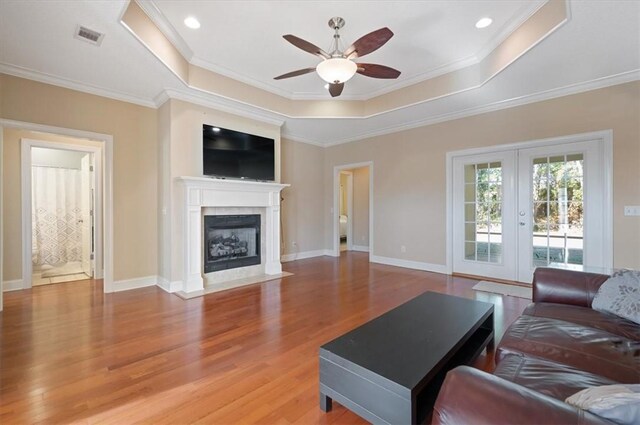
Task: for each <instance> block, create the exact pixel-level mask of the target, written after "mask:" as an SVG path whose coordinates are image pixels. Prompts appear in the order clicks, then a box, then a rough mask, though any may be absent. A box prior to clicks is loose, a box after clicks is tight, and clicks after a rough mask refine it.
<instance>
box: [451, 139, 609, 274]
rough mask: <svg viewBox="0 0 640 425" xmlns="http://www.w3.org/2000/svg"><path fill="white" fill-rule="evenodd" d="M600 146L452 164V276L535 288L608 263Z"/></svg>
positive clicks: (500, 154)
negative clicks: (541, 276) (551, 277)
mask: <svg viewBox="0 0 640 425" xmlns="http://www.w3.org/2000/svg"><path fill="white" fill-rule="evenodd" d="M604 181H605V178H604V154H603V143H602V141H600V140H594V141H585V142H575V143H564V144H561V145H551V146H542V147H535V148H526V149H511V150H505V151H500V152H495V153H490V154H481V155H466V156H456V157H454V158H453V232H452V236H453V271H454V272H457V273H463V274H471V275H476V276H486V277H489V278H497V279H505V280H513V281H520V282H525V283H530V282H531V279H532V276H533V271H534V270H535V268H536V267H544V266H548V265H552V266H559V267H567V268H576V269H582V270H584V269H590V268H603V267H610V264H608V261H607V250H608V249H610V248H608V247H607V246H606V241H607V240H608V239H607V237H606V232H607V229H606V226H605V224H604V223H605V215H606V209H607V208H610V206H609V205H608V200H607V198H606V196H605V193H606V190H605V185H604Z"/></svg>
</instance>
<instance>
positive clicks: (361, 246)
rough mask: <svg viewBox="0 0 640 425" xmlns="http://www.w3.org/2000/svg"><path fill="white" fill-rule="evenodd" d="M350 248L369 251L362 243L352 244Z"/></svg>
mask: <svg viewBox="0 0 640 425" xmlns="http://www.w3.org/2000/svg"><path fill="white" fill-rule="evenodd" d="M351 250H352V251H358V252H369V247H368V246H364V245H353V246H352V247H351Z"/></svg>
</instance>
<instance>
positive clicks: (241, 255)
mask: <svg viewBox="0 0 640 425" xmlns="http://www.w3.org/2000/svg"><path fill="white" fill-rule="evenodd" d="M260 263H261V258H260V214H250V215H206V216H205V217H204V272H205V273H211V272H216V271H220V270H228V269H235V268H238V267H247V266H254V265H256V264H260Z"/></svg>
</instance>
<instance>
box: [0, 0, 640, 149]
mask: <svg viewBox="0 0 640 425" xmlns="http://www.w3.org/2000/svg"><path fill="white" fill-rule="evenodd" d="M170 3H171V4H173V3H175V2H170ZM180 3H182V2H180ZM187 3H190V2H187ZM212 3H213V4H212V5H209V6H210V7H213V6H215V7H217V8H218V9H219V11H218V12H219V13H218V16H223V15H224V14H225V13H228V14H233V13H238V12H237V10H238V9H237V8H238V3H241V4H244V5H247V4H248V3H249V2H212ZM266 3H267V5H266V6H265V4H264V3H262V2H251V3H250V4H251V5H252V6H256V7H260V8H267V6H268V10H269V13H266V12H264V11H263V12H262V14H261V15H258V14H246V16H244V17H242V19H240V18H241V17H239V16H238V17H237V18H236V21H234V22H231V23H230V24H229V28H233V30H232V31H231V29H229V31H230V32H231V34H221V35H219V36H217V38H215V39H214V40H212V41H211V44H215V45H216V46H217V45H223V48H222V50H221V51H224V52H225V53H224V54H226V55H228V57H231V58H233V57H234V54H232V52H231V50H233V49H229V48H227V47H225V46H224V45H225V44H226V43H230V44H234V45H235V43H238V39H245V40H246V38H243V37H245V35H246V33H250V34H254V36H255V37H256V38H259V39H260V40H263V39H271V40H272V42H273V43H274V44H273V45H274V46H279V47H277V49H278V50H277V51H276V47H274V48H273V50H274V51H273V52H268V53H269V55H268V56H269V57H268V60H267V61H266V62H264V63H262V62H261V63H259V64H258V65H257V66H258V67H263V68H264V70H258V72H257V73H256V74H255V75H257V76H258V77H260V74H261V73H262V72H263V71H264V75H266V76H267V77H264V76H263V77H262V78H268V77H270V76H272V74H276V75H277V74H279V73H282V72H286V71H288V70H290V69H295V68H297V67H305V66H310V65H312V64H313V61H314V58H313V56H311V55H309V54H306V53H305V52H303V51H298V49H296V48H294V47H293V46H290V45H288V43H286V41H284V40H283V39H281V35H282V34H285V33H287V32H291V33H293V34H296V35H298V36H300V37H303V38H305V39H307V40H309V41H311V42H314V43H318V44H322V45H321V47H326V44H327V43H328V41H329V37H326V36H330V31H329V28H328V27H326V26H325V25H326V23H325V21H326V20H327V19H328V16H331V15H333V14H337V13H339V14H340V15H342V16H344V17H345V18H346V19H347V27H346V28H345V29H350V30H352V31H353V33H348V32H346V31H345V39H346V40H347V41H348V42H351V41H353V40H354V39H355V38H358V37H360V36H361V35H363V34H364V33H367V32H369V31H370V30H374V29H377V28H378V27H380V26H384V25H387V26H389V27H390V28H391V29H392V30H393V31H394V32H395V33H396V36H395V37H394V38H393V39H392V40H391V41H390V42H389V43H388V44H387V45H386V46H384V47H383V48H382V49H380V51H378V52H374V53H372V54H371V55H370V56H367V57H365V59H367V60H369V58H370V59H371V62H374V59H375V62H380V63H383V64H386V65H390V66H396V67H398V68H399V69H400V68H401V66H398V65H397V63H399V62H403V61H406V62H403V63H405V64H406V65H405V66H406V67H407V68H406V69H404V68H403V69H402V70H403V71H404V72H405V73H407V74H408V73H410V72H415V73H416V74H419V73H420V71H421V70H419V69H417V68H415V66H417V65H415V64H413V65H412V63H413V62H411V61H412V60H414V59H416V58H415V57H414V58H405V57H404V56H405V55H404V54H403V52H402V51H401V50H397V49H395V48H396V47H397V48H398V49H400V47H402V46H403V45H404V46H405V48H406V46H418V47H420V46H422V43H425V44H424V47H423V49H426V51H428V52H436V51H437V52H439V53H438V55H437V56H436V55H435V53H434V54H433V55H431V56H428V55H427V57H429V59H430V60H429V61H426V60H425V61H424V63H425V64H426V65H428V66H425V67H424V68H423V69H422V72H428V71H429V67H434V66H438V63H440V64H441V63H444V62H445V61H446V60H449V59H447V58H450V57H453V56H446V54H448V53H447V51H446V50H447V49H444V50H442V51H441V50H435V49H437V47H438V43H436V44H435V45H433V44H430V42H431V40H433V39H438V38H439V39H440V40H441V41H442V39H443V37H442V36H440V37H438V34H437V33H434V34H431V33H430V31H431V29H432V28H434V27H435V26H436V24H435V22H436V21H438V20H437V19H433V21H434V23H432V24H431V23H430V24H428V25H425V27H424V28H421V27H420V25H417V24H411V22H413V21H414V18H415V19H417V18H416V17H417V16H422V15H418V13H417V12H415V13H414V12H412V14H407V16H405V17H404V18H403V16H404V15H403V14H402V13H399V12H398V13H397V14H393V13H392V12H396V9H398V10H400V9H401V7H416V8H417V7H418V6H420V5H422V7H425V10H427V6H428V5H429V4H431V2H393V3H394V4H396V5H398V6H397V7H396V8H391V9H389V7H388V3H389V2H370V3H369V4H368V5H367V8H366V11H365V12H363V13H362V14H355V17H353V18H352V17H350V15H347V13H343V9H341V10H340V11H339V12H336V13H334V12H333V10H330V9H325V6H324V4H325V3H330V4H333V5H334V6H335V5H336V4H342V3H343V2H335V3H331V2H280V1H278V2H266ZM299 3H302V4H304V6H305V8H304V9H302V8H299V9H298V11H297V12H296V14H297V15H295V14H294V15H295V16H297V17H296V18H295V19H293V18H292V20H293V22H291V23H289V25H291V27H289V28H286V29H285V28H284V27H281V26H282V25H284V23H283V22H287V20H288V19H289V18H282V17H283V16H284V17H289V16H294V15H290V11H291V10H290V6H291V5H292V4H296V5H298V4H299ZM344 3H355V2H344ZM357 3H362V2H357ZM408 3H410V4H409V5H408ZM475 3H476V2H460V3H456V2H454V5H457V6H459V5H460V4H465V5H471V4H475ZM492 3H495V2H492ZM506 3H507V2H504V3H500V4H506ZM126 4H127V2H126V1H125V0H112V1H85V2H76V1H47V0H39V1H32V0H26V1H13V0H0V72H5V73H9V74H13V75H18V76H23V77H27V78H32V79H35V80H39V81H45V82H49V83H53V84H58V85H62V86H65V87H70V88H74V89H79V90H84V91H89V92H93V93H96V94H100V95H105V96H110V97H114V98H118V99H123V100H127V101H132V102H135V103H140V104H144V105H156V102H157V100H158V99H162V98H166V93H170V94H171V95H172V96H179V97H182V98H185V99H191V100H192V101H198V102H201V103H203V104H210V105H212V106H215V107H221V108H224V109H225V110H229V111H234V112H236V113H239V114H245V115H250V116H256V115H259V116H261V117H264V118H266V119H271V120H280V121H284V122H285V124H284V127H283V135H285V136H287V137H291V138H294V139H297V140H303V141H309V142H313V143H318V144H333V143H338V142H344V141H349V140H353V139H357V138H362V137H364V136H370V135H375V134H382V133H388V132H392V131H394V130H397V129H402V128H410V127H415V126H418V125H423V124H426V123H430V122H436V121H441V120H444V119H450V118H453V117H458V116H464V115H469V114H473V113H478V112H482V111H487V110H491V109H497V108H501V107H506V106H511V105H515V104H519V103H526V102H531V101H535V100H540V99H544V98H548V97H553V96H559V95H563V94H569V93H573V92H578V91H584V90H587V89H592V88H597V87H602V86H606V85H611V84H616V83H620V82H625V81H631V80H637V79H640V2H638V1H624V2H622V1H573V2H571V5H570V9H571V19H570V21H569V22H568V23H566V24H565V25H564V26H562V27H561V28H559V29H558V30H557V31H555V32H554V33H552V34H551V35H550V36H549V37H547V38H546V39H544V40H543V41H542V42H541V43H539V44H538V45H537V46H535V47H534V48H532V49H531V50H530V51H529V52H527V53H526V54H525V55H524V56H523V57H521V58H520V59H518V60H517V61H516V62H515V63H514V64H512V65H511V66H509V67H508V68H507V69H506V70H504V71H503V72H502V73H500V74H498V75H497V76H496V77H495V78H493V79H492V80H491V81H489V82H488V83H487V84H485V85H484V86H483V87H481V88H478V89H474V90H469V91H466V92H463V93H459V94H454V95H451V96H447V97H445V98H441V99H437V100H433V101H430V102H425V103H422V104H418V105H414V106H410V107H407V108H403V109H400V110H396V111H393V112H389V113H385V114H381V115H378V116H376V117H373V118H368V119H290V118H287V117H284V116H281V115H278V114H275V113H271V112H268V111H262V110H259V109H257V108H253V107H251V106H247V105H243V104H240V103H238V102H234V101H232V100H228V99H221V98H219V97H217V96H215V95H209V94H204V93H202V92H198V91H195V90H191V89H189V88H188V87H186V86H185V85H184V84H183V83H182V82H181V81H179V80H178V79H177V78H176V77H175V76H174V75H173V74H172V73H171V72H170V71H168V70H167V68H166V67H165V66H164V65H163V64H162V63H161V62H160V61H159V60H158V59H157V58H156V57H155V56H153V54H152V53H151V52H149V51H148V50H147V49H146V48H145V47H143V46H142V44H141V43H140V42H139V41H138V40H137V39H136V38H135V37H134V36H133V35H132V34H131V33H129V32H128V31H127V30H126V29H125V28H124V27H123V26H122V25H121V24H120V23H119V19H120V16H121V14H122V12H123V10H124V8H125V7H126ZM447 4H449V2H447ZM174 6H175V5H174ZM440 6H441V8H440V9H439V10H441V11H442V10H447V9H446V8H445V9H442V5H440ZM245 7H246V6H245ZM327 7H328V6H327ZM346 10H347V9H344V11H346ZM350 10H352V12H350V13H355V12H353V8H352V9H350ZM416 10H418V9H416ZM452 10H453V9H452ZM225 11H227V12H225ZM234 11H235V12H234ZM305 11H306V12H305ZM521 12H522V11H521ZM163 13H164V12H163ZM167 13H170V12H167ZM176 13H177V12H176ZM475 13H477V12H475ZM359 15H362V16H368V20H365V19H364V18H359V17H358V16H359ZM386 15H389V20H385V19H383V18H382V17H385V16H386ZM391 15H393V16H391ZM414 15H415V16H414ZM507 15H508V14H507ZM224 16H226V15H224ZM230 16H231V15H230ZM295 16H294V17H295ZM427 16H429V15H428V13H427ZM467 16H468V17H469V19H471V18H470V16H471V15H470V14H469V15H467ZM275 17H278V18H275ZM302 17H305V19H309V20H310V21H311V22H309V21H306V22H300V20H301V18H302ZM200 19H201V21H203V29H204V27H205V26H207V25H208V23H205V21H204V20H203V19H202V18H200ZM228 19H229V20H230V18H228ZM379 19H381V20H379ZM392 19H393V20H394V21H393V22H401V21H402V20H403V19H404V20H406V21H407V22H408V23H407V24H402V25H400V24H399V26H398V27H397V28H396V27H394V26H393V25H392V24H391V22H392ZM475 19H476V17H475V16H474V17H473V19H471V23H470V26H471V28H472V29H473V31H472V33H476V32H477V30H476V29H475V28H473V23H474V22H475ZM505 19H506V18H505ZM239 21H241V22H239ZM365 21H367V22H365ZM383 21H384V22H383ZM427 21H428V22H430V21H429V19H427ZM264 22H266V24H265V23H264ZM271 22H278V25H276V26H274V27H273V28H270V26H269V23H271ZM78 24H81V25H84V26H87V27H89V28H92V29H95V30H98V31H101V32H105V33H106V35H105V38H104V40H103V42H102V45H101V46H99V47H96V46H92V45H90V44H88V43H84V42H82V41H79V40H77V39H75V38H73V33H74V31H75V28H76V26H77V25H78ZM404 25H409V26H410V27H411V28H414V30H415V31H413V32H411V34H412V35H413V36H415V37H416V38H415V39H412V38H411V36H405V35H402V34H403V33H404V31H405V30H404ZM411 25H413V26H411ZM459 25H460V26H461V27H462V26H463V25H462V24H459ZM256 26H259V27H262V28H263V30H262V32H263V33H256V32H255V31H253V30H251V28H254V27H256ZM247 28H248V29H247ZM416 28H417V30H416ZM420 28H421V29H420ZM495 28H497V26H496V27H495ZM179 31H183V29H180V30H179ZM252 31H253V32H252ZM256 34H258V35H256ZM323 34H324V36H325V38H324V40H326V41H324V42H323ZM416 34H419V36H420V37H421V38H420V40H425V41H423V42H421V41H419V39H418V36H417V35H416ZM427 34H429V35H427ZM449 34H451V33H449ZM401 35H402V37H401ZM422 37H424V38H422ZM472 38H473V37H472ZM185 39H186V42H187V43H189V42H190V41H189V40H188V37H186V36H185ZM403 39H405V41H403ZM261 42H262V41H261ZM207 43H208V41H207V42H203V43H202V44H203V45H206V44H207ZM269 43H271V42H269ZM486 43H487V40H480V41H479V42H478V43H476V44H474V45H473V46H474V47H473V49H469V50H465V49H467V46H466V44H467V42H466V41H464V40H462V41H460V40H458V41H457V42H456V43H453V44H454V45H456V46H457V48H456V52H457V54H458V55H459V54H466V52H467V51H471V52H472V53H470V54H473V52H477V51H478V49H480V50H481V49H482V46H483V45H486ZM459 44H461V45H462V46H458V45H459ZM434 46H435V47H434ZM193 48H194V51H195V52H196V53H197V52H198V50H197V47H196V46H195V44H194V47H193ZM261 50H262V48H261V47H260V46H258V47H256V45H255V44H252V43H248V42H245V44H243V45H241V46H240V47H239V48H238V50H237V51H236V53H235V55H237V56H238V57H239V58H235V59H233V62H234V63H245V62H244V61H251V60H253V58H255V57H259V55H262V54H264V53H265V52H263V51H261ZM461 52H462V53H461ZM276 53H277V54H276ZM378 53H380V56H377V55H378ZM383 54H384V56H383ZM281 55H282V56H283V59H282V61H283V62H282V64H283V65H282V66H283V69H279V66H280V65H279V64H280V63H281V62H280V59H278V60H275V59H274V57H276V56H277V57H278V58H279V57H280V56H281ZM445 56H446V57H445ZM209 59H211V58H209ZM418 59H420V58H418ZM422 60H424V57H421V59H420V60H417V61H416V63H417V64H418V65H419V64H420V62H421V61H422ZM296 61H299V62H296ZM438 61H440V62H438ZM223 62H225V63H228V62H226V60H225V61H223ZM267 66H268V67H269V68H268V69H267ZM276 68H277V69H276ZM358 77H360V76H358ZM252 78H253V77H252ZM314 78H315V77H314V76H313V75H309V76H305V77H300V78H299V79H297V81H293V80H292V81H291V84H294V85H297V84H299V85H300V88H297V87H296V86H292V87H290V88H288V89H287V90H292V91H296V93H305V92H309V91H310V92H312V93H313V91H314V90H315V88H314V87H315V86H314V84H315V82H314ZM355 78H357V77H354V87H355V88H354V90H356V88H357V89H358V90H360V89H361V88H360V87H359V86H357V87H356V86H355V83H356V81H355ZM357 82H358V83H360V82H362V84H363V85H365V84H373V85H374V86H375V87H373V86H372V87H373V88H372V90H376V89H379V86H377V83H379V81H376V80H368V79H366V80H365V77H362V78H361V79H359V80H358V81H357ZM374 83H375V84H374ZM307 86H309V87H307ZM365 88H366V87H365ZM370 88H371V87H370ZM297 90H300V91H297ZM362 90H365V89H362ZM361 93H366V90H365V91H363V92H361ZM163 94H164V96H163ZM425 142H426V141H425Z"/></svg>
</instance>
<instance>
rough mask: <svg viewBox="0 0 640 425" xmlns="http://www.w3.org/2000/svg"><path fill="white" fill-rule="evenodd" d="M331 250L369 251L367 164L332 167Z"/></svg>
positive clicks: (368, 166) (369, 201)
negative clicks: (332, 219)
mask: <svg viewBox="0 0 640 425" xmlns="http://www.w3.org/2000/svg"><path fill="white" fill-rule="evenodd" d="M334 182H335V187H334V192H335V194H336V200H335V201H336V202H335V205H336V206H335V208H334V219H335V221H336V222H335V224H334V253H335V255H339V253H340V252H343V251H363V252H369V250H370V240H371V234H370V233H371V225H370V224H371V205H370V203H371V186H372V185H371V164H369V163H364V164H351V165H344V166H340V167H336V174H335V178H334Z"/></svg>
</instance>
